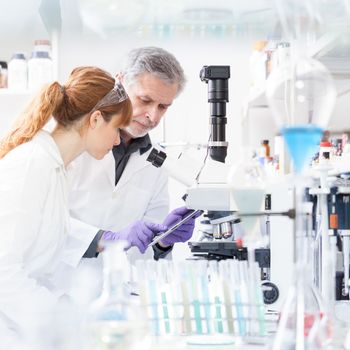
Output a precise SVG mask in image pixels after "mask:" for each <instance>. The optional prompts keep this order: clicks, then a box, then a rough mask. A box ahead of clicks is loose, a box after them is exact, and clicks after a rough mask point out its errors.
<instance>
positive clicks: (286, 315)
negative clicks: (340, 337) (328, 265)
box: [272, 263, 331, 350]
mask: <svg viewBox="0 0 350 350" xmlns="http://www.w3.org/2000/svg"><path fill="white" fill-rule="evenodd" d="M329 325H330V323H329V320H328V319H327V313H326V312H325V309H324V304H323V302H322V299H321V296H320V294H319V293H318V291H317V289H316V288H315V287H314V285H313V283H312V279H311V270H310V268H309V267H307V266H306V265H305V264H301V263H300V264H298V265H297V266H296V269H295V277H294V283H293V284H292V286H291V288H290V289H289V292H288V295H287V298H286V301H285V304H284V307H283V309H282V312H281V317H280V321H279V325H278V329H277V333H276V337H275V340H274V343H273V347H272V349H273V350H284V349H285V350H287V349H288V350H289V349H295V350H310V349H313V350H314V349H323V348H325V347H326V346H327V345H328V343H329V340H330V338H331V330H330V326H329Z"/></svg>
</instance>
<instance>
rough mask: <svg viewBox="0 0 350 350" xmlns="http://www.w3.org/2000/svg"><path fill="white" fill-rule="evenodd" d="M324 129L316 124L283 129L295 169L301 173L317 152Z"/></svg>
mask: <svg viewBox="0 0 350 350" xmlns="http://www.w3.org/2000/svg"><path fill="white" fill-rule="evenodd" d="M322 134H323V129H321V128H320V127H319V126H315V125H305V126H291V127H286V128H284V129H282V135H283V137H284V140H285V142H286V144H287V148H288V152H289V155H290V157H291V158H292V161H293V164H294V168H295V171H296V172H297V173H299V174H300V173H301V172H302V170H303V169H304V167H305V166H306V165H307V164H308V163H309V161H310V160H311V158H312V156H313V155H314V154H315V153H316V152H317V150H318V147H319V144H320V141H321V137H322Z"/></svg>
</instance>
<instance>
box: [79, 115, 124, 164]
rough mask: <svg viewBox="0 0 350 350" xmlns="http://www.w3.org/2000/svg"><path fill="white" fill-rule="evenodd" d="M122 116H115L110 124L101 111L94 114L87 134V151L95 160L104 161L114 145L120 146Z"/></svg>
mask: <svg viewBox="0 0 350 350" xmlns="http://www.w3.org/2000/svg"><path fill="white" fill-rule="evenodd" d="M119 125H120V114H114V115H113V116H112V118H111V120H110V121H109V122H106V121H105V120H104V119H103V116H102V114H101V112H100V111H96V112H94V113H92V115H91V116H90V124H89V127H88V131H87V134H86V147H85V148H86V151H87V152H88V153H89V154H90V155H91V156H92V157H94V158H95V159H102V158H103V157H104V156H105V155H106V154H107V153H108V152H109V151H111V150H112V148H113V146H114V145H119V143H120V136H119Z"/></svg>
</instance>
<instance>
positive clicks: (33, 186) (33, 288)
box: [0, 131, 69, 328]
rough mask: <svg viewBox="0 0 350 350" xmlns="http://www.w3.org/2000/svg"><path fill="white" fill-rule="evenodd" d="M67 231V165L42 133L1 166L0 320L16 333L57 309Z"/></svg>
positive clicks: (52, 141)
mask: <svg viewBox="0 0 350 350" xmlns="http://www.w3.org/2000/svg"><path fill="white" fill-rule="evenodd" d="M68 230H69V217H68V210H67V184H66V174H65V168H64V163H63V160H62V158H61V155H60V153H59V150H58V148H57V145H56V143H55V142H54V140H53V138H52V137H51V135H50V134H49V133H47V132H45V131H39V133H38V134H37V135H36V136H35V137H34V138H33V140H32V141H30V142H27V143H25V144H23V145H20V146H18V147H16V148H15V149H14V150H12V151H11V152H10V153H8V154H7V155H6V156H5V157H4V158H3V159H1V160H0V318H2V316H4V318H5V319H6V320H7V322H8V323H11V325H12V326H13V327H14V328H16V327H26V326H28V323H27V322H28V321H29V322H31V323H32V324H33V322H35V316H38V314H39V313H40V312H47V311H49V310H50V308H51V307H53V305H54V304H55V303H56V300H57V298H58V295H57V294H55V292H54V290H55V287H54V286H53V284H52V278H51V277H52V276H53V275H54V273H55V270H56V268H57V266H58V265H59V264H60V260H61V252H62V249H63V246H64V243H65V240H66V235H67V232H68Z"/></svg>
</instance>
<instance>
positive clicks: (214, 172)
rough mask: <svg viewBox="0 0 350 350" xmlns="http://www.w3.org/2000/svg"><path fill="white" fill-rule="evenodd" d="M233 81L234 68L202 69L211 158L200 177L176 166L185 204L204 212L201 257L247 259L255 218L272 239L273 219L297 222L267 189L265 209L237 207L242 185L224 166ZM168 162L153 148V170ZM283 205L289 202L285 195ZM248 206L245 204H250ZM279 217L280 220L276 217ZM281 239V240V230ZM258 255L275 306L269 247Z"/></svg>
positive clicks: (197, 251) (196, 247)
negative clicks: (246, 226)
mask: <svg viewBox="0 0 350 350" xmlns="http://www.w3.org/2000/svg"><path fill="white" fill-rule="evenodd" d="M229 78H230V67H229V66H204V67H203V68H202V69H201V71H200V79H201V81H203V82H205V83H206V84H207V86H208V102H209V104H210V117H209V125H210V137H209V142H208V147H207V152H208V154H207V158H206V159H205V163H204V165H203V166H202V168H201V169H200V171H199V173H197V175H193V174H192V175H191V176H192V178H191V179H184V173H185V172H186V171H185V169H184V168H183V167H182V169H183V172H179V171H178V169H179V168H181V166H178V167H173V169H176V170H177V171H175V173H177V175H179V176H177V177H176V176H175V178H177V179H178V180H180V181H181V182H182V183H184V184H185V185H186V186H187V191H186V194H185V196H184V197H185V201H186V206H187V207H188V208H190V209H195V210H203V211H204V212H205V214H204V219H203V220H202V221H201V223H200V233H201V236H200V238H199V239H198V241H195V242H189V243H188V244H189V247H190V249H191V252H192V255H193V257H194V258H196V259H208V260H213V259H215V260H221V259H238V260H247V259H248V254H249V252H248V250H247V247H245V246H244V245H243V243H242V221H244V220H247V221H248V220H251V219H252V218H256V217H258V218H259V219H265V220H260V221H261V222H262V223H263V224H262V226H263V229H264V230H265V231H266V235H267V236H269V233H270V222H272V221H273V217H274V216H284V217H289V218H294V215H295V213H294V211H293V210H288V209H287V208H286V209H285V210H284V211H279V212H277V211H276V210H274V209H275V208H276V209H277V208H279V206H278V207H277V206H276V202H273V205H272V203H271V193H270V194H265V191H263V192H261V190H259V191H260V192H259V193H258V194H259V196H261V200H262V201H261V204H264V205H263V207H264V209H263V210H261V207H260V205H256V204H255V203H254V202H250V204H252V205H251V207H250V206H249V205H248V207H247V208H246V209H248V210H244V211H242V207H241V210H239V208H238V207H237V197H235V190H236V193H237V190H239V186H233V185H232V183H229V181H228V173H229V167H228V165H227V164H225V159H226V156H227V148H228V142H227V141H226V124H227V118H226V103H227V102H229V89H228V81H229ZM166 158H167V155H166V153H165V152H162V151H158V150H156V149H153V150H152V151H151V153H150V155H149V157H148V159H147V160H148V161H150V162H151V163H152V164H153V165H154V166H157V167H159V166H163V165H165V164H166V161H167V160H166ZM168 169H169V168H168ZM170 170H171V169H170ZM173 173H174V172H172V171H170V175H173ZM175 175H176V174H175ZM180 177H181V178H180ZM276 193H277V195H276V196H279V197H281V196H280V193H281V191H280V190H278V191H276ZM273 196H275V194H273ZM264 199H265V201H264ZM244 201H245V198H244V196H243V202H244ZM281 201H285V196H283V197H281ZM245 202H247V201H245ZM263 202H264V203H263ZM246 204H247V203H245V206H247V205H246ZM251 208H253V209H251ZM283 208H284V207H283ZM276 219H278V218H277V217H276ZM284 224H285V222H283V224H281V225H279V226H278V230H279V231H281V230H284V226H285V225H284ZM274 227H276V226H274ZM278 236H279V237H281V236H282V235H281V232H279V234H278ZM276 251H277V250H276ZM254 255H255V260H256V261H257V262H258V264H259V266H260V269H261V276H262V279H263V280H265V290H264V301H265V303H267V304H273V303H275V302H276V300H277V299H278V297H279V289H278V288H277V286H276V285H275V284H274V283H271V282H270V281H269V279H270V266H271V264H270V247H255V249H254ZM253 258H254V256H253ZM279 258H280V257H279ZM275 265H276V266H277V265H278V266H279V271H280V276H281V278H280V279H279V278H277V280H278V281H279V280H282V279H283V278H284V274H285V270H283V269H282V270H281V263H280V262H278V263H277V264H275ZM284 279H285V278H284ZM286 288H287V287H286Z"/></svg>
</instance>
